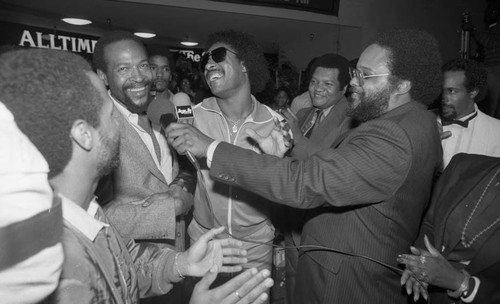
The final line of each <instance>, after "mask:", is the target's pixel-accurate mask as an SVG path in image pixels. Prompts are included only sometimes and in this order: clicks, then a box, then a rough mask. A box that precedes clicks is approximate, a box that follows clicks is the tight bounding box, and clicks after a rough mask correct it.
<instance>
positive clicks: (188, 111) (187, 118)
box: [174, 96, 200, 170]
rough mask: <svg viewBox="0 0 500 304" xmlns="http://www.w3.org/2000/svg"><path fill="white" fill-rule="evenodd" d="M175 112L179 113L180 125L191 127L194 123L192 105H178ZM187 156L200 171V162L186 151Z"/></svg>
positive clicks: (178, 120)
mask: <svg viewBox="0 0 500 304" xmlns="http://www.w3.org/2000/svg"><path fill="white" fill-rule="evenodd" d="M174 98H175V96H174ZM174 104H175V103H174ZM175 111H176V113H177V122H178V123H185V124H190V125H192V124H193V123H194V115H193V108H192V107H191V105H183V106H177V105H176V106H175ZM186 156H187V158H188V159H189V161H190V162H191V163H192V164H193V166H194V167H195V168H196V169H197V170H200V164H199V163H198V160H197V159H196V158H195V157H194V155H193V154H192V153H191V152H189V151H186Z"/></svg>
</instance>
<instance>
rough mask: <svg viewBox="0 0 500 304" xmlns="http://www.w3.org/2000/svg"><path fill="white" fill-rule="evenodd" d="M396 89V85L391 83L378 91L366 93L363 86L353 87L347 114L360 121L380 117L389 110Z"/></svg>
mask: <svg viewBox="0 0 500 304" xmlns="http://www.w3.org/2000/svg"><path fill="white" fill-rule="evenodd" d="M394 89H395V85H393V84H391V83H389V84H388V85H387V86H385V87H384V88H383V89H381V90H379V91H377V92H374V93H372V94H366V92H365V91H364V90H362V89H361V88H356V87H352V88H351V95H350V96H349V98H348V99H347V100H348V105H347V110H346V114H347V116H349V117H351V118H353V119H354V120H356V121H358V122H365V121H369V120H372V119H374V118H377V117H379V116H380V115H382V114H384V113H385V112H387V108H388V107H389V99H390V97H391V94H392V92H394ZM356 96H357V97H356ZM356 103H357V105H356Z"/></svg>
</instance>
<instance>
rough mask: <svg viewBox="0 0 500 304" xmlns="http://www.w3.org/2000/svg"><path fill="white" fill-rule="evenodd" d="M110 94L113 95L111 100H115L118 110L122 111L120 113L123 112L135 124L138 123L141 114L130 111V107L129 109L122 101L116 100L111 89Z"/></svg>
mask: <svg viewBox="0 0 500 304" xmlns="http://www.w3.org/2000/svg"><path fill="white" fill-rule="evenodd" d="M108 95H109V97H111V100H113V103H114V105H115V107H116V109H117V110H118V111H120V113H122V114H123V116H125V117H126V118H127V120H129V121H130V122H131V123H133V124H134V125H138V122H139V115H138V114H136V113H132V112H130V111H129V109H127V107H125V106H124V105H123V104H122V103H121V102H119V101H118V100H116V99H115V98H114V97H113V95H111V91H109V90H108Z"/></svg>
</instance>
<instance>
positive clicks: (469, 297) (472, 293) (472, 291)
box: [460, 276, 481, 303]
mask: <svg viewBox="0 0 500 304" xmlns="http://www.w3.org/2000/svg"><path fill="white" fill-rule="evenodd" d="M470 282H471V283H472V284H470V283H469V289H468V290H467V291H466V292H464V294H463V295H462V296H461V297H460V299H461V300H462V302H464V303H471V302H472V301H474V298H475V297H476V294H477V291H478V289H479V285H480V284H481V281H480V280H479V279H478V278H477V277H472V276H471V278H470Z"/></svg>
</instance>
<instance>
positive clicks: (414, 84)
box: [375, 30, 442, 105]
mask: <svg viewBox="0 0 500 304" xmlns="http://www.w3.org/2000/svg"><path fill="white" fill-rule="evenodd" d="M375 44H378V45H379V46H381V47H383V48H385V49H387V50H388V53H389V55H388V56H389V58H388V67H389V70H390V73H391V75H392V77H394V78H396V79H398V80H407V81H410V82H411V89H410V92H409V93H410V96H411V97H412V98H413V99H415V100H417V101H419V102H421V103H423V104H425V105H430V104H431V103H432V102H433V100H434V99H435V98H436V96H438V95H439V93H440V91H441V85H442V73H441V71H440V67H441V54H440V52H439V47H438V43H437V40H436V39H435V38H434V37H433V36H432V35H430V34H429V33H427V32H424V31H420V30H391V31H387V32H382V33H380V34H379V35H378V37H377V39H376V40H375Z"/></svg>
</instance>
